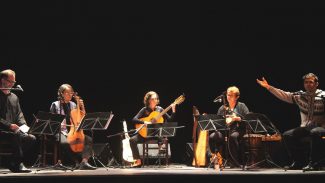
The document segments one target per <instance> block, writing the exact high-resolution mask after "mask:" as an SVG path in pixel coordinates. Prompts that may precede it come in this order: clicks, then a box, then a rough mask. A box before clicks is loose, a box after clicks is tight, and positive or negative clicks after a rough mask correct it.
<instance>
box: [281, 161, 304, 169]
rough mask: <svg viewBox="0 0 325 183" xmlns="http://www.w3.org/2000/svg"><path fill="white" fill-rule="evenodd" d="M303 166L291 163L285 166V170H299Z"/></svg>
mask: <svg viewBox="0 0 325 183" xmlns="http://www.w3.org/2000/svg"><path fill="white" fill-rule="evenodd" d="M302 167H303V165H302V164H301V163H297V162H293V163H292V164H291V165H290V166H285V167H284V169H286V170H301V169H302Z"/></svg>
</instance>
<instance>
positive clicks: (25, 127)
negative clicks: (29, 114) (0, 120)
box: [19, 124, 29, 133]
mask: <svg viewBox="0 0 325 183" xmlns="http://www.w3.org/2000/svg"><path fill="white" fill-rule="evenodd" d="M19 130H20V131H21V132H24V133H27V132H28V131H29V127H28V126H27V125H25V124H24V125H21V126H20V127H19Z"/></svg>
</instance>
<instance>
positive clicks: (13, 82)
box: [5, 79, 16, 84]
mask: <svg viewBox="0 0 325 183" xmlns="http://www.w3.org/2000/svg"><path fill="white" fill-rule="evenodd" d="M5 80H6V81H8V82H9V83H11V84H16V81H10V80H9V79H5Z"/></svg>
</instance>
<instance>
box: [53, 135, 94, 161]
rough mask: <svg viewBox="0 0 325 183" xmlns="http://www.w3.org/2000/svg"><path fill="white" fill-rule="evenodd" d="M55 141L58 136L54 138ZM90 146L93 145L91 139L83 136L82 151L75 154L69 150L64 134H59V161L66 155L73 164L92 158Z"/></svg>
mask: <svg viewBox="0 0 325 183" xmlns="http://www.w3.org/2000/svg"><path fill="white" fill-rule="evenodd" d="M56 138H57V140H59V139H58V136H57V137H56ZM92 145H93V141H92V138H91V137H89V136H88V135H85V139H84V149H83V151H82V152H81V153H75V152H73V151H72V150H71V148H70V144H69V143H68V141H67V136H65V135H64V134H62V133H61V143H60V148H61V149H60V151H61V152H59V153H60V154H59V157H60V156H61V159H62V158H63V157H62V156H63V155H66V154H67V155H68V156H69V158H70V159H72V160H73V161H74V162H77V161H78V159H79V158H80V156H81V158H87V159H88V158H89V157H90V156H92Z"/></svg>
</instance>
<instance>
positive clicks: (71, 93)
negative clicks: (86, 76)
mask: <svg viewBox="0 0 325 183" xmlns="http://www.w3.org/2000/svg"><path fill="white" fill-rule="evenodd" d="M63 94H66V95H74V92H63Z"/></svg>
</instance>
